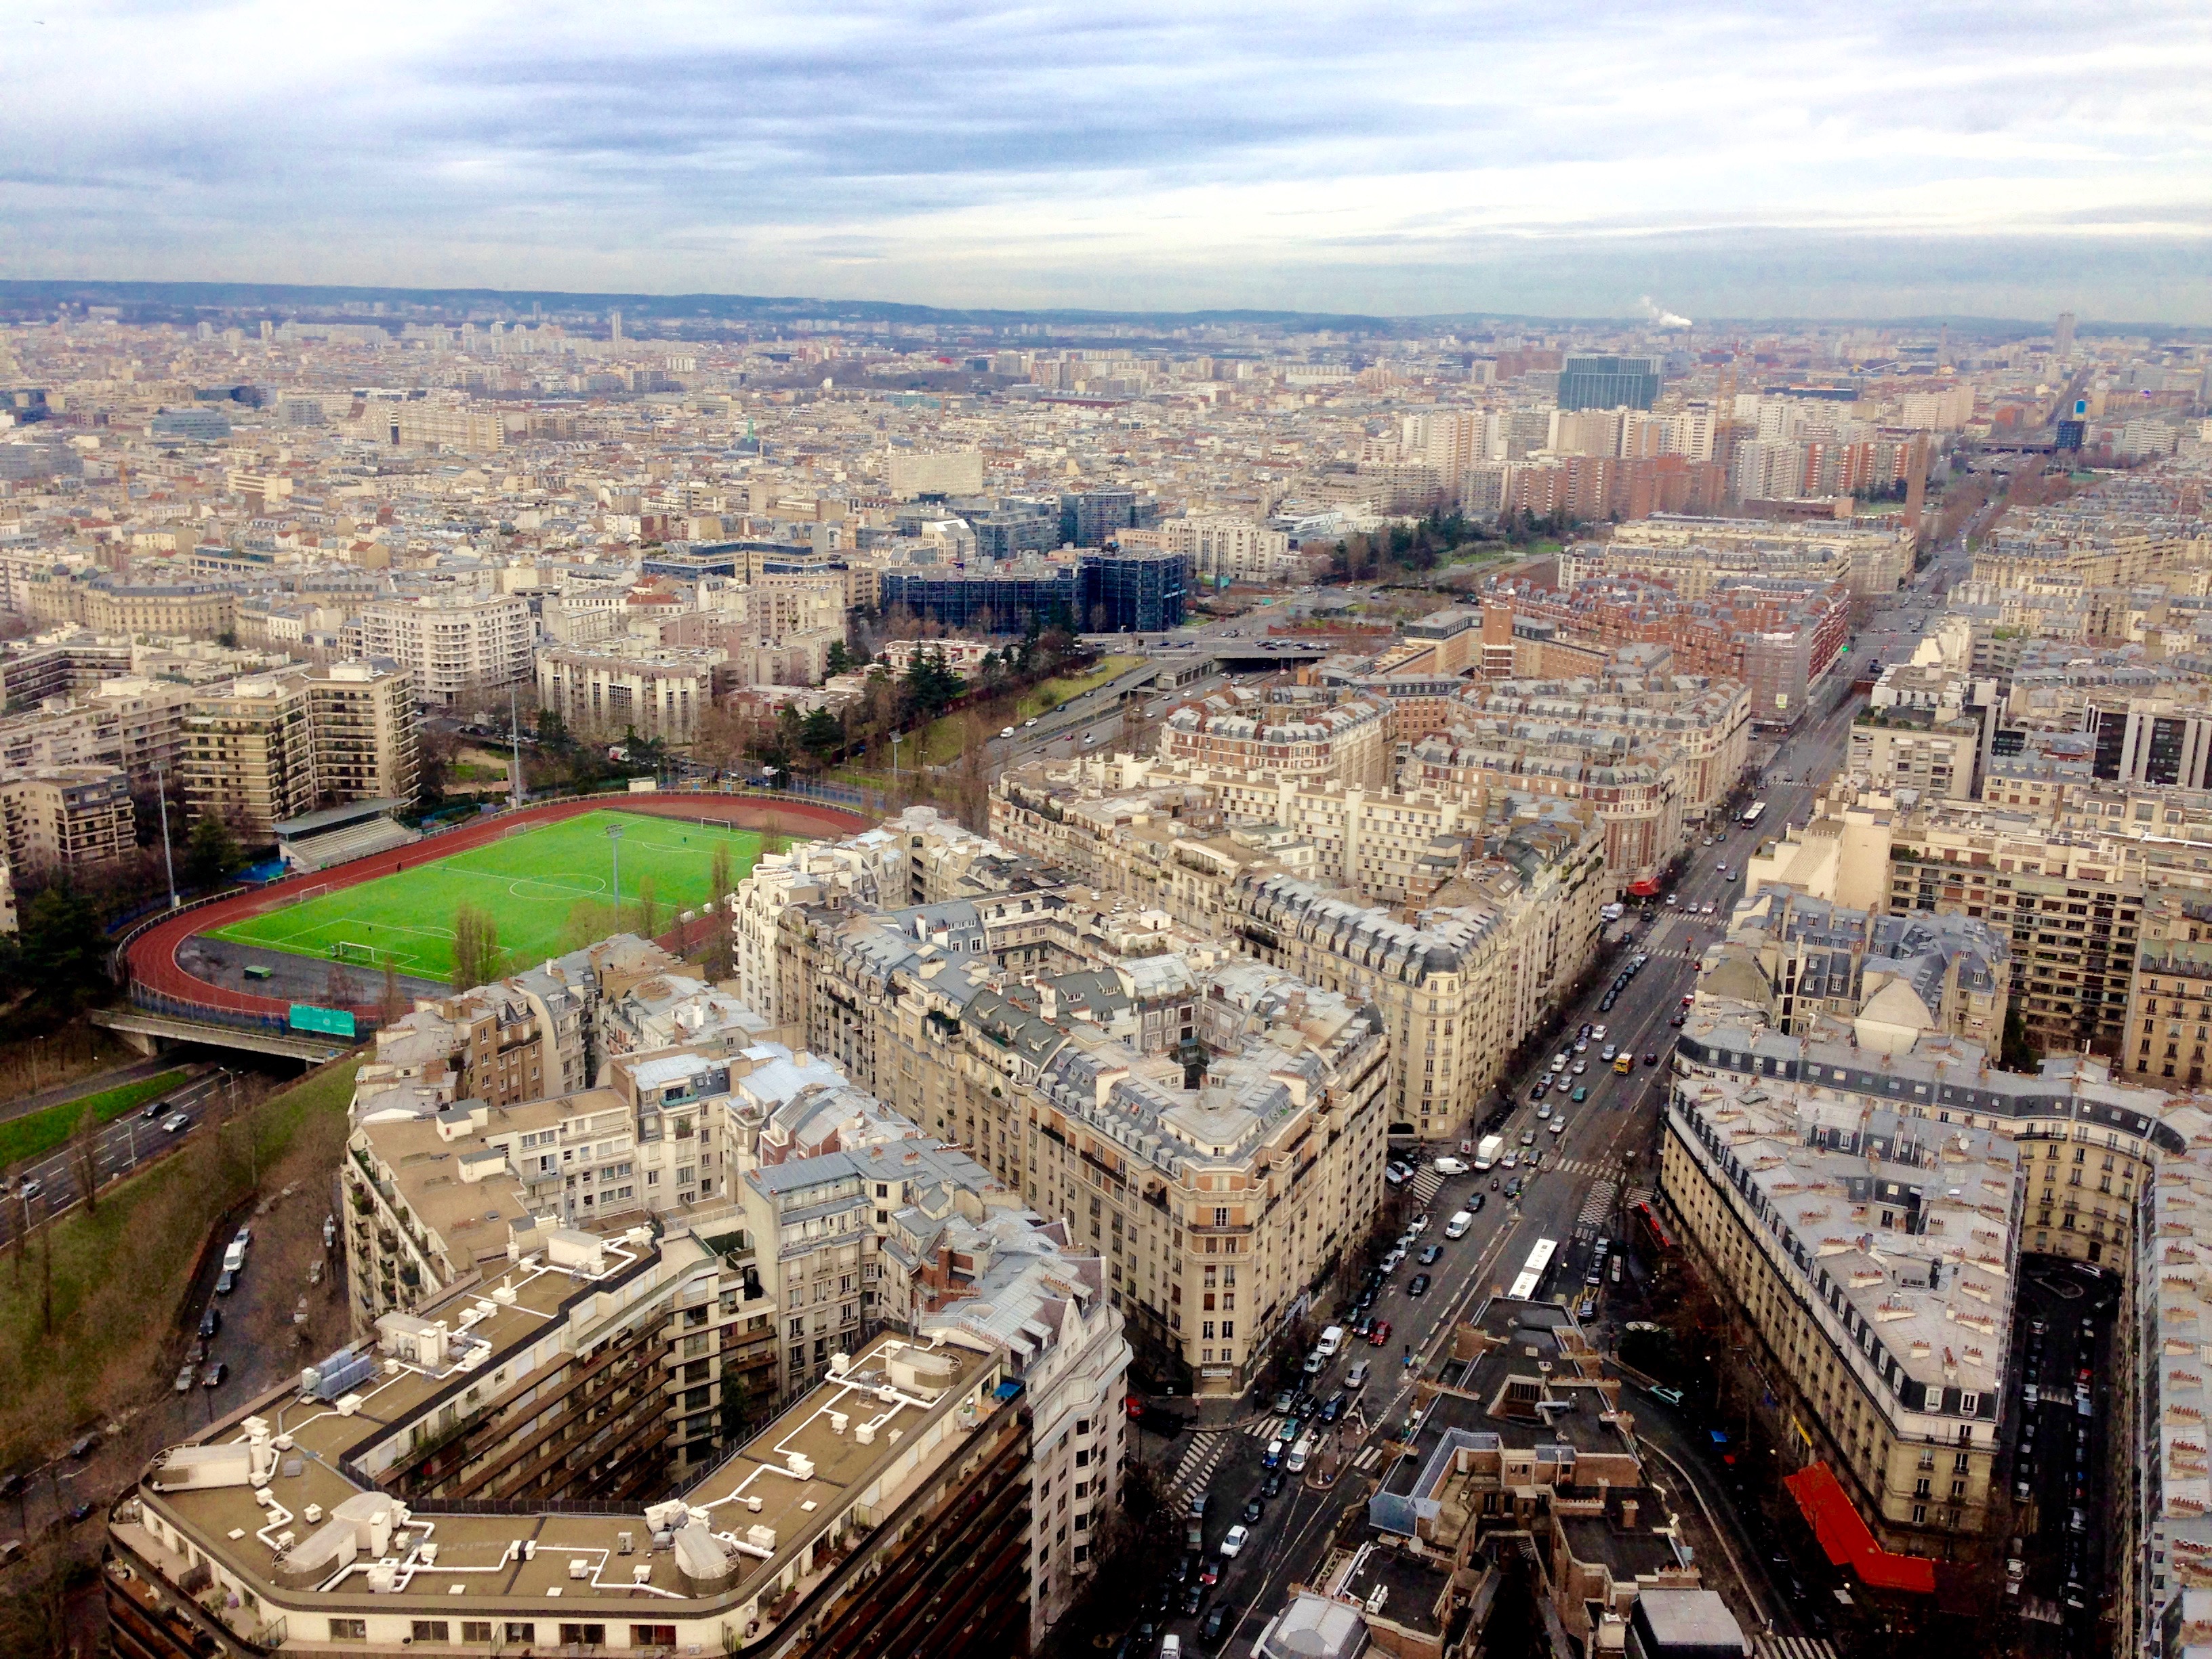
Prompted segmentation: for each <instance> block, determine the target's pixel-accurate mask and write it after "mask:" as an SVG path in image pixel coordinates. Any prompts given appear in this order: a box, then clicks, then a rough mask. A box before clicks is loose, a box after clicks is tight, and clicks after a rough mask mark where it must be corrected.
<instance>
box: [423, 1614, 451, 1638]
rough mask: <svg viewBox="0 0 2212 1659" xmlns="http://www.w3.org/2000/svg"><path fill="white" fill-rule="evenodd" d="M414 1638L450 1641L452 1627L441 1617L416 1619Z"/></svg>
mask: <svg viewBox="0 0 2212 1659" xmlns="http://www.w3.org/2000/svg"><path fill="white" fill-rule="evenodd" d="M414 1630H415V1639H416V1641H418V1642H450V1641H452V1640H453V1626H451V1625H449V1624H447V1622H446V1621H445V1620H442V1619H417V1620H415V1624H414Z"/></svg>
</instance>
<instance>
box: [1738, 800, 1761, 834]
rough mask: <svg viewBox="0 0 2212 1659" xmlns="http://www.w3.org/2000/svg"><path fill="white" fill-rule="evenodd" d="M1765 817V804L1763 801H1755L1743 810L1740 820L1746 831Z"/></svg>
mask: <svg viewBox="0 0 2212 1659" xmlns="http://www.w3.org/2000/svg"><path fill="white" fill-rule="evenodd" d="M1765 816H1766V803H1765V801H1763V800H1755V801H1753V802H1752V804H1751V805H1748V806H1747V807H1745V808H1744V809H1743V817H1742V819H1741V822H1742V824H1743V827H1744V828H1745V829H1750V828H1751V827H1752V826H1753V824H1755V823H1758V822H1759V819H1761V818H1763V817H1765Z"/></svg>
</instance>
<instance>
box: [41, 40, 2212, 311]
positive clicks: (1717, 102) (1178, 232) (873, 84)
mask: <svg viewBox="0 0 2212 1659" xmlns="http://www.w3.org/2000/svg"><path fill="white" fill-rule="evenodd" d="M0 40H5V42H6V45H5V46H4V47H0V276H103V277H114V278H154V279H160V278H172V279H183V278H201V279H234V280H258V281H271V282H308V283H392V284H407V285H416V284H436V285H444V284H456V283H465V284H483V285H487V286H492V287H506V288H520V287H530V288H562V289H584V290H605V289H637V290H647V291H659V292H682V291H691V290H712V291H716V292H725V293H750V294H810V295H827V296H834V297H848V298H865V299H880V300H899V301H915V302H920V303H926V304H938V305H985V306H988V305H999V306H1039V305H1074V306H1103V307H1158V308H1183V307H1205V306H1261V307H1295V308H1300V309H1308V310H1332V309H1343V310H1359V311H1368V312H1377V313H1427V312H1443V311H1454V310H1464V309H1487V310H1501V311H1518V312H1533V313H1547V314H1584V315H1628V314H1631V313H1634V312H1635V311H1636V310H1637V308H1638V301H1639V299H1640V298H1641V297H1642V296H1644V295H1652V296H1654V297H1656V299H1657V300H1658V301H1659V302H1660V303H1662V304H1663V305H1665V306H1666V307H1669V308H1671V309H1674V310H1675V311H1679V312H1684V313H1688V314H1689V315H1691V316H1692V317H1697V316H1700V315H1716V314H1727V315H1735V316H1746V315H1808V316H1845V315H1868V316H1880V315H1885V314H1887V315H1894V314H1903V313H1925V312H1930V311H1937V310H1942V311H1949V312H1956V313H1978V314H1984V315H2005V316H2022V317H2040V316H2043V315H2045V314H2047V313H2051V312H2053V311H2056V310H2057V309H2058V308H2060V307H2073V308H2074V309H2075V310H2077V311H2079V312H2080V313H2081V315H2082V316H2083V317H2084V318H2085V319H2087V318H2093V317H2094V318H2108V319H2138V318H2139V319H2164V320H2171V321H2188V322H2198V323H2212V95H2208V93H2207V88H2208V87H2209V86H2212V4H2207V3H2206V0H2171V3H2167V0H2150V3H2140V4H2130V3H2126V0H2121V3H2117V4H2112V5H2102V6H2100V5H2093V4H2087V3H2082V0H2067V3H2046V0H2006V3H2002V4H1996V3H1986V4H1984V3H1972V4H1960V5H1944V4H1942V3H1940V0H1938V3H1935V4H1932V5H1931V4H1929V3H1927V0H1912V3H1896V4H1893V3H1887V0H1851V3H1848V4H1831V3H1824V0H1813V3H1805V0H1796V3H1791V4H1788V5H1784V4H1779V3H1776V0H1766V3H1764V4H1756V5H1755V4H1753V3H1749V0H1699V3H1695V4H1691V3H1680V0H1657V3H1653V4H1646V5H1643V6H1629V5H1617V6H1612V7H1600V6H1596V5H1592V4H1589V3H1584V0H1548V3H1537V4H1530V3H1528V0H1515V3H1511V4H1492V3H1484V0H1473V3H1468V0H1460V3H1449V4H1425V3H1422V0H1394V3H1391V4H1389V5H1377V6H1372V7H1358V6H1340V7H1334V8H1304V9H1302V8H1300V7H1299V6H1297V4H1295V3H1280V0H1277V3H1268V4H1265V5H1259V4H1253V5H1245V4H1242V3H1237V4H1223V3H1216V4H1208V3H1206V0H1196V3H1192V0H1180V3H1162V4H1158V5H1155V6H1150V7H1146V6H1131V5H1115V4H1111V3H1105V0H1100V3H1081V4H1079V3H1069V0H1036V3H1034V4H1030V5H1026V6H1021V7H1007V8H1004V9H991V8H986V7H983V6H979V5H963V4H956V3H935V4H930V3H914V4H907V5H896V4H881V5H866V4H851V3H838V0H810V3H804V4H799V3H771V4H763V5H752V6H748V5H744V4H732V3H721V4H706V3H700V4H694V5H685V4H681V3H654V0H631V3H627V4H622V5H610V4H606V3H604V0H600V3H594V4H564V3H558V0H540V3H537V4H534V5H529V6H521V5H514V6H500V5H487V4H481V3H474V0H440V3H436V4H428V3H417V0H388V3H384V4H380V5H377V6H374V7H354V6H349V5H344V4H342V3H341V4H332V3H325V4H323V5H319V6H303V5H300V4H298V3H296V0H291V3H285V4H276V3H273V0H271V3H252V0H248V3H238V4H229V5H207V4H197V5H196V4H191V3H185V0H173V3H166V4H163V3H128V0H124V3H106V4H104V3H100V0H67V3H64V0H0Z"/></svg>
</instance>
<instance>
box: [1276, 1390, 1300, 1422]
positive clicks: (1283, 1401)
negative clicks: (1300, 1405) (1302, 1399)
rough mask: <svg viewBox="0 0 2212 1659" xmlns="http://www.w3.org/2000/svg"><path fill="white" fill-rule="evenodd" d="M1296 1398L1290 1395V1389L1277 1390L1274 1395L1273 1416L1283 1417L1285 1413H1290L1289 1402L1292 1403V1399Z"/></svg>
mask: <svg viewBox="0 0 2212 1659" xmlns="http://www.w3.org/2000/svg"><path fill="white" fill-rule="evenodd" d="M1296 1398H1297V1395H1294V1394H1292V1393H1291V1390H1290V1389H1279V1390H1277V1392H1276V1395H1275V1407H1274V1409H1275V1415H1276V1416H1278V1417H1281V1416H1283V1415H1285V1413H1288V1412H1289V1411H1290V1409H1291V1401H1293V1400H1294V1399H1296Z"/></svg>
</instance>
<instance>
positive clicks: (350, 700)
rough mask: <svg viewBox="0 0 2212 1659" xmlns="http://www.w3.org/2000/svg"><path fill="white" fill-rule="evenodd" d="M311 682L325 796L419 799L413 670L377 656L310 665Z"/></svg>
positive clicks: (319, 791) (320, 790)
mask: <svg viewBox="0 0 2212 1659" xmlns="http://www.w3.org/2000/svg"><path fill="white" fill-rule="evenodd" d="M307 724H308V728H309V732H310V733H311V735H312V738H313V744H314V754H315V793H316V795H317V796H318V798H322V797H332V798H335V799H337V800H339V801H349V800H380V799H387V798H388V799H395V800H402V801H405V802H407V803H409V804H410V805H412V804H413V802H414V799H415V796H416V791H417V790H418V788H419V787H420V785H421V771H422V759H421V753H420V750H419V746H418V741H417V733H416V707H415V682H414V678H413V677H412V676H410V674H408V673H407V672H406V671H404V670H395V669H393V668H392V667H390V666H388V665H379V664H375V663H366V662H343V663H333V664H331V665H329V666H328V667H325V668H311V669H309V670H308V671H307Z"/></svg>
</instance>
